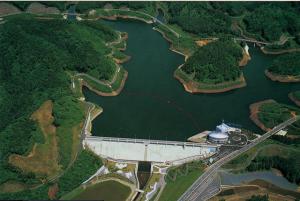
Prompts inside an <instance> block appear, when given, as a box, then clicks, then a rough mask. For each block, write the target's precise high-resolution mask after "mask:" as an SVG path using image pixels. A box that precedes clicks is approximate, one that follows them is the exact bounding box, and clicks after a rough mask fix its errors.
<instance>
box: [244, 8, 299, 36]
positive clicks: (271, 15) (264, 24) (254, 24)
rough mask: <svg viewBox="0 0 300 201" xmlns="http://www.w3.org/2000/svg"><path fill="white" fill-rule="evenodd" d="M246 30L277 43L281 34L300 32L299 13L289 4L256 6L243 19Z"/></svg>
mask: <svg viewBox="0 0 300 201" xmlns="http://www.w3.org/2000/svg"><path fill="white" fill-rule="evenodd" d="M244 22H245V24H246V30H247V31H248V32H250V33H255V34H259V35H260V36H262V37H263V38H264V39H266V40H268V41H277V40H279V38H280V36H281V35H282V34H283V33H286V32H289V33H290V34H292V35H295V34H298V33H299V31H300V18H299V12H297V11H296V10H295V8H294V7H293V6H292V4H290V3H286V2H284V3H279V2H278V3H268V4H262V5H261V6H258V7H257V8H256V9H255V10H254V11H252V12H249V13H248V14H247V15H246V16H245V18H244Z"/></svg>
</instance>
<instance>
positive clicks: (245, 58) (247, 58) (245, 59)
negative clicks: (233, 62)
mask: <svg viewBox="0 0 300 201" xmlns="http://www.w3.org/2000/svg"><path fill="white" fill-rule="evenodd" d="M250 60H251V57H250V55H249V54H247V52H246V51H245V50H244V49H243V58H242V59H241V60H240V61H239V66H246V65H247V64H248V62H249V61H250Z"/></svg>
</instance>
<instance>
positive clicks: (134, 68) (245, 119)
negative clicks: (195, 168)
mask: <svg viewBox="0 0 300 201" xmlns="http://www.w3.org/2000/svg"><path fill="white" fill-rule="evenodd" d="M99 23H100V22H99ZM105 23H106V24H109V25H111V26H112V27H114V28H115V29H117V30H120V31H126V32H128V34H129V39H128V41H127V42H128V43H127V50H126V52H125V53H126V54H128V55H130V56H131V57H132V58H131V60H130V61H129V62H127V63H126V64H124V67H125V69H126V70H127V71H128V73H129V75H128V80H127V82H126V84H125V87H124V89H123V91H122V92H121V94H120V95H119V96H117V97H100V96H98V95H96V94H94V93H92V92H91V91H88V90H87V89H84V94H85V96H86V99H87V100H88V101H91V102H94V103H97V104H98V105H100V106H101V107H103V109H104V112H103V113H102V114H101V115H100V116H99V117H97V118H96V119H95V120H94V121H93V130H92V133H93V135H96V136H111V137H130V138H134V137H136V138H146V139H148V138H151V139H161V140H166V139H167V140H186V139H187V138H188V137H190V136H191V135H194V134H196V133H198V132H201V131H203V130H212V129H214V127H215V126H216V125H217V124H218V123H220V122H221V121H222V119H224V120H225V121H226V122H231V123H236V124H240V125H241V126H242V127H244V128H247V129H250V130H252V131H255V132H260V130H259V129H258V128H257V127H256V126H255V125H254V124H253V123H252V122H251V120H250V119H249V105H250V104H251V103H254V102H257V101H261V100H265V99H269V98H272V99H275V100H276V101H278V102H281V103H288V104H292V102H291V101H290V100H289V99H288V96H287V95H288V93H289V92H291V91H294V90H296V89H298V90H299V89H300V85H299V84H286V83H277V82H272V81H271V80H269V79H268V78H266V77H265V75H264V70H265V68H266V67H267V66H268V65H269V64H270V62H271V61H272V59H274V58H275V56H270V55H264V54H262V53H261V52H260V50H259V49H256V48H250V54H251V56H252V60H251V61H250V62H249V64H248V65H247V66H246V67H244V68H243V72H244V75H245V78H246V81H247V87H245V88H241V89H237V90H234V91H230V92H226V93H221V94H196V95H195V94H190V93H187V92H185V91H184V89H183V86H182V85H181V84H180V83H179V82H178V81H177V80H175V79H174V78H173V72H174V70H175V69H176V68H177V66H178V65H180V64H182V63H183V62H184V58H183V57H182V56H180V55H179V54H176V53H174V52H172V51H170V50H169V44H168V42H167V41H166V40H165V39H164V38H163V37H162V36H161V35H160V34H159V33H158V32H156V31H154V30H152V26H151V25H147V24H145V23H142V22H137V21H117V22H105ZM249 45H250V44H249ZM250 46H251V45H250ZM203 59H205V58H203Z"/></svg>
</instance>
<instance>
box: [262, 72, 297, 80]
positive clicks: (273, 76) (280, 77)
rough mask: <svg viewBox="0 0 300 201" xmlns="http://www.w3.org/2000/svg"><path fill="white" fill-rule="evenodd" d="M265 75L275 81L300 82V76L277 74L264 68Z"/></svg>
mask: <svg viewBox="0 0 300 201" xmlns="http://www.w3.org/2000/svg"><path fill="white" fill-rule="evenodd" d="M265 75H266V76H267V77H268V78H269V79H271V80H272V81H277V82H285V83H288V82H300V76H289V75H278V74H274V73H271V72H270V71H268V70H265Z"/></svg>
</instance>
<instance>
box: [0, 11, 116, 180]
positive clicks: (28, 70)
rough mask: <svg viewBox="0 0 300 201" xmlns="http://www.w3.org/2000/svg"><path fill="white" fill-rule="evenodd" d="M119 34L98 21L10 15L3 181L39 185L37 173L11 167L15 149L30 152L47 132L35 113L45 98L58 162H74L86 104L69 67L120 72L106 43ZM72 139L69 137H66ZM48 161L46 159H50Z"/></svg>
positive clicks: (0, 70) (4, 43) (0, 91)
mask: <svg viewBox="0 0 300 201" xmlns="http://www.w3.org/2000/svg"><path fill="white" fill-rule="evenodd" d="M116 37H117V35H116V33H115V32H114V31H112V30H111V29H109V28H107V27H105V26H102V25H101V24H98V23H94V22H82V23H79V22H68V21H63V20H46V21H45V20H44V21H43V20H37V19H35V18H33V17H30V16H28V15H19V16H14V17H9V18H7V20H6V22H5V23H4V24H2V25H1V26H0V43H1V46H0V79H1V84H0V95H1V98H0V114H1V122H0V172H1V174H0V185H1V184H3V183H4V182H6V181H19V182H22V183H25V184H26V185H31V184H37V183H40V182H41V179H43V178H45V177H44V176H43V175H39V176H37V175H35V174H33V173H32V172H25V171H22V170H21V169H18V168H16V167H14V166H12V165H11V164H10V163H9V162H8V158H9V156H10V155H12V154H18V155H27V154H28V153H29V152H30V151H31V150H32V147H33V144H34V143H36V142H38V143H44V142H45V139H44V135H43V133H42V131H41V128H40V127H39V125H38V124H37V123H36V122H35V121H33V120H32V118H31V115H32V114H33V112H34V111H36V110H37V109H38V108H39V107H40V106H41V105H42V103H44V102H45V101H47V100H51V101H52V102H53V103H54V104H53V105H54V106H53V107H54V108H53V115H54V126H55V127H56V135H57V138H58V142H64V143H58V149H59V153H60V154H59V164H60V166H61V168H62V169H64V168H66V167H67V165H68V164H69V161H70V158H71V154H72V132H73V131H72V129H73V128H74V126H77V125H79V124H80V123H81V122H82V121H83V119H84V115H83V107H82V105H80V104H79V101H78V100H77V97H75V96H74V94H72V92H71V90H70V84H71V83H70V77H69V75H68V74H67V73H66V71H76V72H87V73H89V74H91V75H93V76H95V77H97V78H98V79H108V78H110V77H111V75H112V73H114V71H115V64H114V63H113V61H112V58H110V57H107V56H105V55H106V54H108V53H109V52H110V49H108V48H107V47H106V46H105V43H106V42H111V41H112V40H115V39H116ZM66 139H67V140H66ZM45 160H46V159H45Z"/></svg>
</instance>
